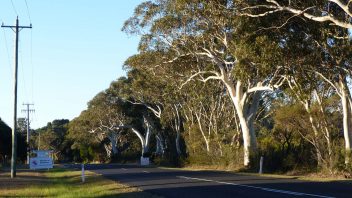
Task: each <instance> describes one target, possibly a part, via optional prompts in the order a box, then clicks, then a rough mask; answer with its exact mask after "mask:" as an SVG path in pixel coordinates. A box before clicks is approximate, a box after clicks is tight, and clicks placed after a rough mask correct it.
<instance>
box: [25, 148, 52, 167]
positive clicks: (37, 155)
mask: <svg viewBox="0 0 352 198" xmlns="http://www.w3.org/2000/svg"><path fill="white" fill-rule="evenodd" d="M51 152H52V151H33V157H31V158H30V159H29V168H30V169H34V170H35V169H49V168H53V159H52V158H51V157H50V153H51Z"/></svg>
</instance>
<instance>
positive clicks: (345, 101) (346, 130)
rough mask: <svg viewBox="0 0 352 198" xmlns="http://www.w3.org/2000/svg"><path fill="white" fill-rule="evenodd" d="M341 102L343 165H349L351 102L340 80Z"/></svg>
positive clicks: (346, 88)
mask: <svg viewBox="0 0 352 198" xmlns="http://www.w3.org/2000/svg"><path fill="white" fill-rule="evenodd" d="M339 85H340V89H341V102H342V112H343V135H344V138H345V152H346V153H345V155H346V156H345V164H350V163H351V145H352V102H351V98H350V94H349V92H348V87H347V86H346V84H345V83H344V82H343V81H342V80H340V82H339Z"/></svg>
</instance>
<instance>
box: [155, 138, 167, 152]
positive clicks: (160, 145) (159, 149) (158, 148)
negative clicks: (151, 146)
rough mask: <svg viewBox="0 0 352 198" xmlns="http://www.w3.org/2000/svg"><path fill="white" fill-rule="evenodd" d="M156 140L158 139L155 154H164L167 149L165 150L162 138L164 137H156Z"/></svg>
mask: <svg viewBox="0 0 352 198" xmlns="http://www.w3.org/2000/svg"><path fill="white" fill-rule="evenodd" d="M155 139H156V151H155V153H157V154H161V155H163V154H164V151H165V148H164V140H163V138H162V136H161V135H160V134H158V135H155Z"/></svg>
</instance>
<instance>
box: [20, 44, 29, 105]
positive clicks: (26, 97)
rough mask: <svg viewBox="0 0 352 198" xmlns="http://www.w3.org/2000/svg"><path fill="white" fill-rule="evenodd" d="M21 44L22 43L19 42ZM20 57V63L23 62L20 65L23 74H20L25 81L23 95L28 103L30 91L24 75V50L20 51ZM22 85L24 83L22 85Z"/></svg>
mask: <svg viewBox="0 0 352 198" xmlns="http://www.w3.org/2000/svg"><path fill="white" fill-rule="evenodd" d="M19 42H20V43H21V41H20V40H19ZM19 46H21V45H20V44H19ZM18 52H19V57H20V62H21V64H20V68H21V71H22V72H20V75H21V76H22V80H23V86H22V89H23V90H22V91H23V92H22V93H23V95H24V97H25V99H26V100H27V101H28V91H27V86H26V84H27V83H26V78H25V73H24V71H25V70H24V64H23V53H22V50H21V49H19V51H18ZM21 84H22V83H21Z"/></svg>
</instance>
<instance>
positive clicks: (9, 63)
mask: <svg viewBox="0 0 352 198" xmlns="http://www.w3.org/2000/svg"><path fill="white" fill-rule="evenodd" d="M2 31H3V33H4V39H5V46H6V52H7V61H8V66H9V69H10V71H11V72H12V73H13V69H12V67H11V61H10V52H9V47H8V43H7V37H6V32H5V30H4V29H3V28H2Z"/></svg>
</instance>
